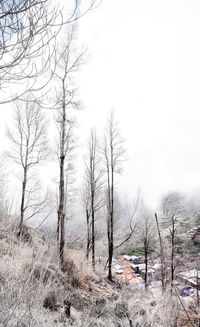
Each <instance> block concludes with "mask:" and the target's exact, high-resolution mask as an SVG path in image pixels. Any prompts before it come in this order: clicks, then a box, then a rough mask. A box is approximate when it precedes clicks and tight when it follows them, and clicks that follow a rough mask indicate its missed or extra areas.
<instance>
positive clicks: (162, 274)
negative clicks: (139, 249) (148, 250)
mask: <svg viewBox="0 0 200 327" xmlns="http://www.w3.org/2000/svg"><path fill="white" fill-rule="evenodd" d="M155 218H156V225H157V230H158V237H159V242H160V252H161V257H162V263H161V277H162V290H163V292H164V291H165V278H166V271H165V260H164V252H163V245H162V238H161V234H160V227H159V224H158V216H157V214H156V213H155Z"/></svg>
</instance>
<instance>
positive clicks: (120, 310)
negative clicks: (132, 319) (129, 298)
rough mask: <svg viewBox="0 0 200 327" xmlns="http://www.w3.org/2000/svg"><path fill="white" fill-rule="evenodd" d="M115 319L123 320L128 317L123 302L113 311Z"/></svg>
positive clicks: (126, 305)
mask: <svg viewBox="0 0 200 327" xmlns="http://www.w3.org/2000/svg"><path fill="white" fill-rule="evenodd" d="M114 313H115V316H116V317H117V318H124V317H127V316H128V304H127V303H125V302H118V303H117V304H116V305H115V309H114Z"/></svg>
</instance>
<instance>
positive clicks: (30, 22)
mask: <svg viewBox="0 0 200 327" xmlns="http://www.w3.org/2000/svg"><path fill="white" fill-rule="evenodd" d="M55 3H57V4H55ZM96 5H97V1H96V0H88V1H87V2H86V6H85V7H84V9H83V10H81V5H80V1H79V0H74V1H73V2H72V3H71V4H67V6H68V7H67V8H65V9H67V10H65V12H66V11H68V12H69V14H68V16H67V17H64V16H63V14H64V13H63V8H61V7H60V6H59V2H55V1H52V0H9V1H4V0H2V1H0V91H1V98H0V103H5V102H9V101H11V100H13V99H14V98H21V97H22V95H24V94H25V93H27V92H28V91H29V92H30V91H32V92H35V91H38V90H41V89H43V88H44V87H45V86H46V85H47V84H48V82H49V81H50V80H51V78H52V74H51V75H50V76H49V77H48V78H47V75H46V76H45V78H44V79H43V78H41V77H42V76H43V75H44V73H47V72H48V71H49V68H50V67H51V69H52V65H53V61H52V60H51V59H52V56H53V55H54V53H55V49H56V44H57V40H56V38H57V35H58V34H59V32H60V30H61V28H62V26H63V25H66V24H71V23H73V22H74V21H76V20H77V19H79V18H80V17H82V16H83V15H85V14H86V13H87V12H88V11H89V10H91V9H94V7H95V6H96ZM65 16H66V15H65ZM54 69H55V66H54ZM54 69H53V70H54ZM16 83H18V84H20V88H19V90H16V88H15V92H16V94H14V95H12V97H11V96H9V95H7V96H5V89H6V88H8V87H9V86H10V85H12V84H16Z"/></svg>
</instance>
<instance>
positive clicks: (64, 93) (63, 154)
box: [52, 28, 83, 268]
mask: <svg viewBox="0 0 200 327" xmlns="http://www.w3.org/2000/svg"><path fill="white" fill-rule="evenodd" d="M74 37H75V30H74V28H72V29H71V31H70V32H69V33H68V34H67V42H66V44H65V45H64V47H63V48H62V49H61V50H60V51H59V50H57V52H56V57H55V61H56V62H58V65H57V67H56V72H55V78H56V80H57V82H58V84H57V85H58V86H57V88H56V90H55V103H54V105H53V106H52V109H54V110H56V112H57V126H58V132H59V142H58V147H59V148H58V153H59V155H58V159H59V195H58V228H57V231H58V241H59V255H60V263H61V268H63V264H64V246H65V219H66V210H67V208H66V196H67V189H66V174H65V171H66V167H67V159H68V156H69V154H71V151H72V149H73V147H74V144H73V143H72V142H71V140H72V138H71V127H72V118H71V112H70V110H72V109H78V108H79V102H78V101H77V100H76V89H75V87H74V85H73V77H74V74H75V73H76V72H77V71H78V69H79V67H80V65H81V63H82V61H83V52H81V53H80V54H79V55H77V56H76V55H75V52H74V45H73V41H74Z"/></svg>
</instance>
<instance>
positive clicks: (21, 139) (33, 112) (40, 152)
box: [7, 99, 48, 234]
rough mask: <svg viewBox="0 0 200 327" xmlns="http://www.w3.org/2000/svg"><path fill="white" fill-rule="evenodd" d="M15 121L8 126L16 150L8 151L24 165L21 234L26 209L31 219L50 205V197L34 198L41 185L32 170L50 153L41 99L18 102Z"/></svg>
mask: <svg viewBox="0 0 200 327" xmlns="http://www.w3.org/2000/svg"><path fill="white" fill-rule="evenodd" d="M14 123H15V125H14V127H13V128H12V129H9V128H8V130H7V135H8V137H9V139H10V141H11V142H12V145H13V150H12V151H11V152H10V153H8V155H9V157H11V158H12V159H13V160H14V161H15V162H16V163H17V164H18V165H20V167H21V170H22V191H21V204H20V223H19V234H21V231H22V227H23V223H24V218H25V213H26V212H29V215H28V217H26V219H30V218H32V217H33V216H35V215H36V214H38V213H39V212H40V210H41V209H42V208H44V207H45V205H46V199H43V200H41V201H39V202H38V201H36V202H35V200H34V196H35V193H36V191H37V186H36V188H35V186H33V185H32V184H31V172H32V171H33V170H34V168H36V167H37V166H38V165H39V164H40V162H41V161H43V160H44V159H46V157H47V155H48V147H47V138H46V129H47V122H46V120H45V117H44V115H43V113H42V112H41V109H40V108H39V106H38V105H37V103H34V102H32V101H31V102H29V101H28V99H27V101H25V102H23V103H17V104H16V108H15V116H14ZM34 184H35V183H34ZM30 209H31V213H30Z"/></svg>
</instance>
